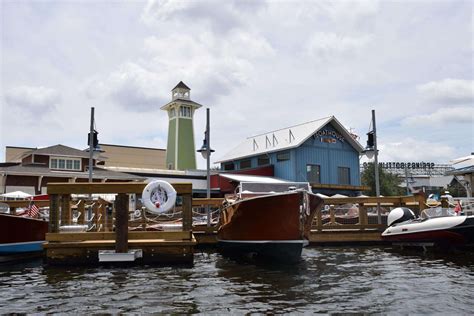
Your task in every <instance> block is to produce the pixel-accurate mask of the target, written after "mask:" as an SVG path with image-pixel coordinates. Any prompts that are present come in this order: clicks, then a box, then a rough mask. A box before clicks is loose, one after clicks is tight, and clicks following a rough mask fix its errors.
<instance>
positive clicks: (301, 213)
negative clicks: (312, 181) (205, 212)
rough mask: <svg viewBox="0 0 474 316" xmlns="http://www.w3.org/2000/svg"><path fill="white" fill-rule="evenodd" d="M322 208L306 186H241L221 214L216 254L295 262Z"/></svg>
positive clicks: (244, 184)
mask: <svg viewBox="0 0 474 316" xmlns="http://www.w3.org/2000/svg"><path fill="white" fill-rule="evenodd" d="M322 204H323V200H322V199H321V198H320V197H319V196H317V195H315V194H313V193H311V189H310V187H309V185H308V183H278V184H276V183H272V184H268V183H266V184H260V183H240V185H239V187H238V188H237V193H236V194H235V195H232V196H227V197H226V199H225V200H224V202H223V205H222V207H221V210H220V223H219V229H218V231H217V240H218V247H219V250H220V251H221V252H222V253H224V254H228V255H231V256H233V255H237V256H240V255H245V256H250V257H252V258H255V259H264V260H267V259H269V260H272V261H278V262H297V261H299V260H300V259H301V253H302V249H303V247H304V246H306V245H308V243H309V234H310V230H311V223H312V221H313V218H314V216H315V214H316V211H317V210H319V209H320V208H321V206H322Z"/></svg>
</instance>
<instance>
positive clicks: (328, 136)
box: [315, 129, 345, 143]
mask: <svg viewBox="0 0 474 316" xmlns="http://www.w3.org/2000/svg"><path fill="white" fill-rule="evenodd" d="M315 136H316V137H318V136H319V137H321V142H322V143H335V142H336V140H339V141H341V142H344V141H345V139H344V136H342V135H341V134H339V133H338V132H335V131H331V130H327V129H323V130H321V131H317V132H316V134H315Z"/></svg>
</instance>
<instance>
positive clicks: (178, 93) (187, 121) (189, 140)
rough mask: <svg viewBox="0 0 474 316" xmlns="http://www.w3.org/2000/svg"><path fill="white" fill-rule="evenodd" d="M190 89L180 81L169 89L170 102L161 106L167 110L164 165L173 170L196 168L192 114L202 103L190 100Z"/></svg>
mask: <svg viewBox="0 0 474 316" xmlns="http://www.w3.org/2000/svg"><path fill="white" fill-rule="evenodd" d="M190 91H191V89H190V88H189V87H188V86H187V85H185V84H184V83H183V82H182V81H180V82H179V83H178V84H177V85H176V87H174V88H173V90H171V102H169V103H168V104H165V105H163V106H162V107H161V109H162V110H164V111H167V112H168V118H169V124H168V144H167V146H166V166H167V168H168V169H173V170H186V169H196V148H195V147H194V132H193V130H194V129H193V115H194V111H195V110H197V109H199V108H200V107H201V106H202V105H201V104H199V103H196V102H194V101H192V100H191V95H190Z"/></svg>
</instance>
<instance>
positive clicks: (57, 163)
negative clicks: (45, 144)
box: [49, 158, 81, 171]
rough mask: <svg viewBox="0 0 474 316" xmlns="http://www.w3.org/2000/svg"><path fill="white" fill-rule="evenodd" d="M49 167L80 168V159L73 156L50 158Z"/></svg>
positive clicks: (78, 169)
mask: <svg viewBox="0 0 474 316" xmlns="http://www.w3.org/2000/svg"><path fill="white" fill-rule="evenodd" d="M49 167H50V168H51V169H62V170H77V171H80V170H81V159H74V158H50V162H49Z"/></svg>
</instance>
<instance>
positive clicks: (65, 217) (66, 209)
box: [61, 194, 71, 226]
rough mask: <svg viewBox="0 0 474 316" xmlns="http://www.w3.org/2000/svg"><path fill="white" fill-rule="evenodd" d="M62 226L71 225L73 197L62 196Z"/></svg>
mask: <svg viewBox="0 0 474 316" xmlns="http://www.w3.org/2000/svg"><path fill="white" fill-rule="evenodd" d="M61 225H62V226H63V225H71V195H69V194H63V195H61Z"/></svg>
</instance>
